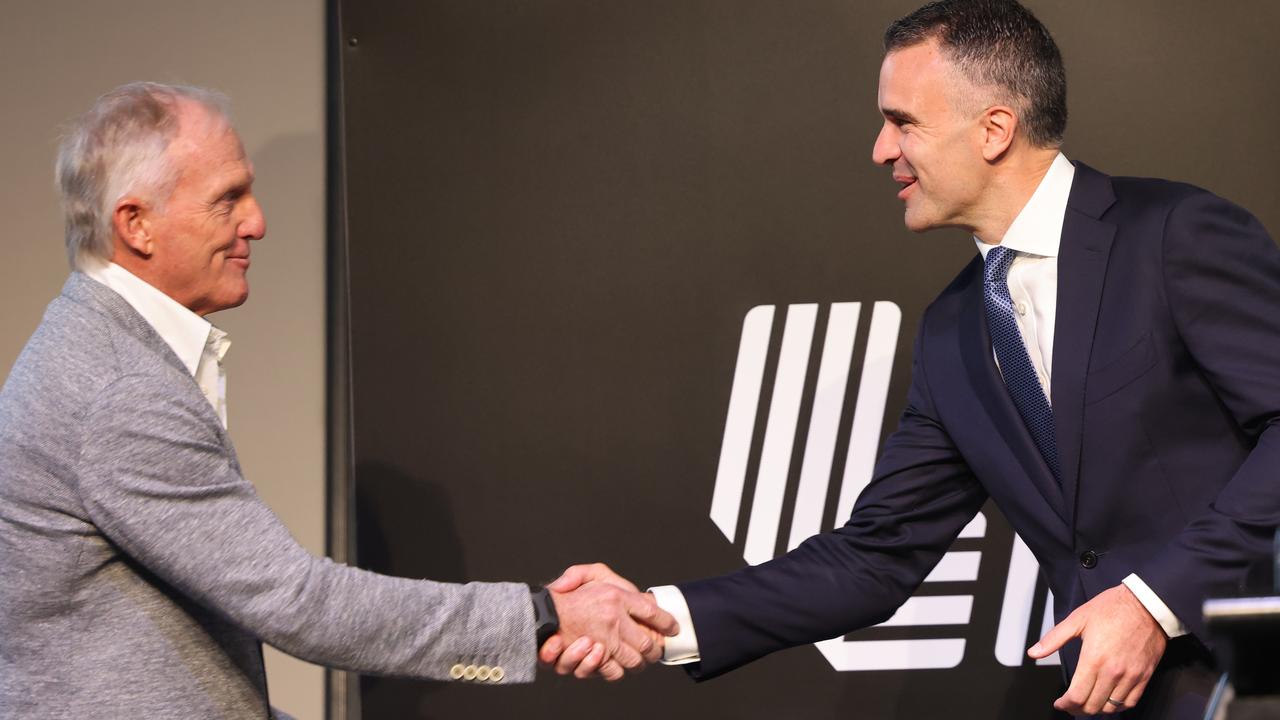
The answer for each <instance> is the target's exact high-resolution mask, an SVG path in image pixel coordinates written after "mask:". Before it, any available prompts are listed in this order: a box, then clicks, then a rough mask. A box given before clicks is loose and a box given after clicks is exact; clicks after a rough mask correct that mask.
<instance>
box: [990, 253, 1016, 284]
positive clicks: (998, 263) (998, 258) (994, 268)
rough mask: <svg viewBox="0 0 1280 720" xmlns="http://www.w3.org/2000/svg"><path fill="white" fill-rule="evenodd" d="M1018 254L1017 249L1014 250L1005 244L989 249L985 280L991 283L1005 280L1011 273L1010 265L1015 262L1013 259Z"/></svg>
mask: <svg viewBox="0 0 1280 720" xmlns="http://www.w3.org/2000/svg"><path fill="white" fill-rule="evenodd" d="M1017 256H1018V251H1017V250H1012V249H1010V248H1007V247H1005V246H1003V245H997V246H995V247H993V248H991V249H990V250H988V251H987V259H986V266H985V268H984V273H983V274H984V278H985V280H986V281H987V282H989V283H990V282H1004V279H1005V278H1006V277H1007V276H1008V275H1009V266H1010V265H1012V264H1013V259H1014V258H1015V257H1017Z"/></svg>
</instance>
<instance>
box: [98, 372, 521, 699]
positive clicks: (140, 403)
mask: <svg viewBox="0 0 1280 720" xmlns="http://www.w3.org/2000/svg"><path fill="white" fill-rule="evenodd" d="M195 399H198V400H199V402H194V400H195ZM213 418H214V416H213V414H212V410H211V408H210V407H209V406H208V403H207V402H204V401H203V398H201V397H199V396H198V395H196V394H195V393H193V392H192V391H191V389H190V388H185V387H183V388H179V387H175V386H173V384H172V383H167V382H165V381H157V379H156V377H155V376H154V375H151V376H143V375H129V376H124V377H121V378H119V379H117V380H115V381H114V382H112V383H111V384H110V385H108V386H107V387H105V388H104V389H103V390H102V391H101V392H100V393H99V395H98V397H97V398H96V400H95V401H94V402H93V403H92V405H91V406H90V408H89V410H88V411H87V415H86V417H85V418H84V419H83V425H82V428H83V429H84V430H83V432H84V437H83V438H82V442H81V454H80V457H79V459H78V472H77V473H76V475H77V482H78V483H80V487H79V488H78V489H79V491H80V492H79V495H80V497H81V498H82V501H83V502H84V504H85V510H86V512H87V513H88V514H89V516H90V517H91V518H92V520H93V522H94V523H95V524H96V525H97V527H98V528H100V529H101V530H102V532H103V533H104V534H105V535H106V536H107V537H108V538H109V539H110V540H111V541H112V542H113V543H115V544H117V545H118V546H119V547H120V548H121V549H122V550H123V551H124V552H125V553H127V554H128V555H129V556H131V557H132V558H134V559H136V560H137V561H138V562H139V563H140V564H142V565H143V566H145V567H146V568H147V569H148V570H149V571H150V572H152V573H154V574H155V575H156V576H158V577H159V578H161V579H162V580H164V581H165V582H167V583H169V584H171V585H173V586H174V587H175V588H177V589H178V590H180V591H181V592H183V593H184V594H186V595H188V596H190V597H191V598H193V599H195V600H196V601H197V602H199V603H201V604H202V605H204V606H206V607H208V608H210V609H211V610H213V611H215V612H218V613H220V614H222V615H224V616H225V617H226V618H228V619H229V620H230V621H231V622H233V623H235V624H237V625H239V626H240V627H242V628H244V629H245V630H246V631H248V632H250V633H253V634H255V635H257V636H258V637H259V638H261V639H262V640H264V641H265V642H267V643H270V644H271V645H274V646H275V647H277V648H280V649H281V650H283V651H285V652H287V653H289V654H291V655H295V656H297V657H299V658H302V659H304V660H308V661H311V662H315V663H319V664H322V665H327V666H331V667H337V668H341V669H345V670H353V671H357V672H366V673H378V674H388V675H400V676H410V677H419V678H431V679H440V680H443V679H448V678H449V670H450V668H451V667H452V666H453V665H455V664H458V663H464V664H466V663H474V664H488V665H501V666H503V667H504V669H505V671H506V681H508V682H528V681H530V680H532V679H533V677H534V673H535V651H536V648H535V647H534V646H535V639H534V628H533V610H532V606H531V603H530V600H529V590H528V587H527V586H526V585H523V584H517V583H467V584H465V585H459V584H451V583H439V582H431V581H427V580H409V579H404V578H395V577H388V576H384V575H378V574H376V573H371V572H367V571H364V570H360V569H357V568H352V567H348V566H345V565H340V564H337V563H334V562H332V561H331V560H329V559H327V558H320V557H316V556H313V555H311V554H310V553H308V552H307V551H306V550H305V549H303V548H302V547H301V546H299V545H298V544H297V542H296V541H295V540H294V539H293V537H292V536H290V534H289V532H288V531H287V530H286V529H285V527H284V526H283V525H282V524H281V523H280V521H279V519H277V518H276V516H275V515H274V514H273V513H272V512H271V511H270V510H269V509H268V508H267V507H266V506H265V505H264V504H263V503H262V501H261V500H260V499H259V498H258V496H257V493H256V492H255V491H254V488H253V486H252V485H251V484H250V483H249V482H248V481H247V480H245V479H244V477H243V476H242V475H241V473H240V468H239V465H238V464H237V462H236V460H235V455H234V452H233V451H232V449H231V446H230V442H229V440H228V439H227V436H226V434H225V432H224V431H223V430H222V428H221V426H220V425H219V424H218V423H217V421H216V420H214V421H213V422H210V420H211V419H213Z"/></svg>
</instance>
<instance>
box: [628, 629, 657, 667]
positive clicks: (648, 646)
mask: <svg viewBox="0 0 1280 720" xmlns="http://www.w3.org/2000/svg"><path fill="white" fill-rule="evenodd" d="M618 636H619V638H620V639H621V640H622V644H623V645H624V646H625V647H626V648H627V649H629V650H631V651H633V652H635V653H636V654H637V655H638V656H639V657H640V661H641V662H640V665H639V666H631V665H627V664H626V663H623V665H624V666H625V667H626V668H627V669H628V670H632V669H642V668H643V667H644V665H645V664H647V663H655V662H658V661H659V660H661V659H662V645H661V644H660V643H659V642H658V641H657V640H656V639H655V637H654V633H653V631H651V630H649V629H648V628H646V627H644V626H643V625H637V624H636V623H633V622H624V623H623V624H622V627H621V628H619V631H618Z"/></svg>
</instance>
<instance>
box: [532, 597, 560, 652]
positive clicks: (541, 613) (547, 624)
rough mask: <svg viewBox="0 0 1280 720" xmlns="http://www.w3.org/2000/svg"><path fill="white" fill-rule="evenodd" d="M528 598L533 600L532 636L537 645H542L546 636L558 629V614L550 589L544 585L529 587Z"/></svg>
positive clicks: (548, 636)
mask: <svg viewBox="0 0 1280 720" xmlns="http://www.w3.org/2000/svg"><path fill="white" fill-rule="evenodd" d="M529 599H530V600H531V601H532V602H533V627H534V637H535V639H536V640H537V643H538V647H542V645H543V644H544V643H546V642H547V639H548V638H550V637H551V636H552V635H555V634H556V633H557V632H559V631H560V614H559V613H558V612H556V603H555V599H554V598H552V596H551V591H550V590H548V589H546V588H545V587H542V586H533V587H530V588H529Z"/></svg>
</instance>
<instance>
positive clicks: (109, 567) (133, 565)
mask: <svg viewBox="0 0 1280 720" xmlns="http://www.w3.org/2000/svg"><path fill="white" fill-rule="evenodd" d="M57 175H58V183H59V186H60V188H61V191H62V196H63V202H64V207H65V211H66V241H67V253H68V256H69V259H70V261H71V264H72V268H73V272H72V274H71V276H70V278H69V279H68V280H67V282H66V285H65V286H64V288H63V290H62V293H61V295H60V296H59V297H58V298H56V299H55V300H54V301H53V302H52V303H51V304H50V305H49V308H48V310H47V312H46V314H45V317H44V320H43V322H42V323H41V324H40V326H39V328H38V329H37V330H36V332H35V334H34V335H33V336H32V338H31V340H30V341H29V342H28V344H27V346H26V348H25V349H24V350H23V352H22V354H21V356H20V357H19V358H18V360H17V362H16V364H15V365H14V367H13V370H12V373H11V375H10V376H9V378H8V380H7V382H6V383H5V385H4V389H3V390H2V391H0V565H2V566H3V567H4V568H5V580H4V582H3V583H0V716H3V717H41V718H84V717H112V718H114V717H129V718H161V717H200V718H263V717H269V716H271V715H272V711H271V708H270V705H269V702H268V699H267V684H266V676H265V673H264V670H263V663H262V654H261V642H262V641H266V642H269V643H271V644H272V645H274V646H276V647H278V648H280V649H282V650H284V651H285V652H288V653H290V654H292V655H296V656H298V657H300V658H303V659H306V660H309V661H312V662H316V663H320V664H323V665H328V666H331V667H337V668H343V669H347V670H353V671H358V672H365V673H385V674H394V675H400V676H410V677H419V678H431V679H437V680H449V679H452V680H460V681H473V682H482V683H485V684H494V683H510V682H528V681H530V680H532V679H533V677H534V673H535V645H536V642H537V641H538V640H545V639H546V638H547V637H549V636H550V635H551V634H552V633H555V632H557V631H558V632H559V633H560V635H561V636H562V639H563V640H564V641H565V642H566V643H570V642H576V643H577V647H579V648H584V649H585V648H586V647H591V648H592V649H591V652H592V653H593V655H594V658H595V659H596V660H601V659H605V658H609V659H608V660H606V668H607V669H608V671H609V672H608V675H609V676H611V677H613V678H617V677H620V676H621V675H622V673H623V672H624V671H625V670H627V669H637V668H640V667H642V666H643V664H644V663H645V662H646V661H649V662H652V661H653V660H655V659H656V658H657V657H658V656H659V655H660V653H661V645H662V643H661V637H662V636H661V634H659V633H666V634H672V633H674V632H675V630H676V628H675V624H674V621H673V620H672V619H671V617H670V616H669V615H667V614H666V613H664V612H662V611H661V610H658V609H657V608H656V606H655V605H654V604H653V603H652V602H651V601H650V600H649V599H648V598H646V597H645V596H643V595H640V594H638V593H636V592H634V591H633V590H632V589H625V588H623V589H619V588H614V587H610V586H607V585H600V584H598V585H593V586H587V587H584V588H583V589H582V590H580V591H576V592H572V593H564V594H561V593H554V592H550V591H548V590H543V589H535V590H533V591H532V595H531V590H530V588H529V587H528V586H527V585H524V584H518V583H468V584H465V585H458V584H447V583H437V582H430V581H425V580H409V579H403V578H394V577H387V576H382V575H377V574H374V573H370V572H366V571H362V570H359V569H356V568H351V567H347V566H343V565H339V564H336V563H333V562H331V561H329V560H327V559H325V558H319V557H315V556H312V555H310V554H309V553H307V552H306V551H305V550H304V549H303V548H301V547H300V546H299V545H298V544H297V543H296V542H295V541H294V540H293V538H292V537H291V536H290V535H289V532H288V531H287V530H286V529H285V527H284V526H283V525H282V524H281V523H280V521H279V520H278V519H277V518H276V517H275V515H273V514H272V513H271V511H270V510H268V509H267V507H266V506H265V505H264V504H263V503H262V502H261V501H260V500H259V498H258V496H257V495H256V493H255V492H254V489H253V486H252V485H251V484H250V483H249V482H248V481H246V480H245V478H244V477H243V476H242V474H241V470H240V466H239V464H238V462H237V460H236V456H235V451H234V450H233V448H232V444H231V440H230V438H229V437H228V435H227V431H226V393H225V375H224V372H223V369H222V362H221V361H222V357H223V355H224V353H225V352H226V350H227V346H228V342H227V338H226V335H225V334H224V333H223V332H222V331H220V330H218V329H217V328H216V327H214V326H213V325H212V324H210V323H209V321H208V320H206V319H205V317H204V316H206V315H208V314H209V313H213V312H216V311H218V310H223V309H226V308H231V307H236V306H238V305H240V304H241V303H243V302H244V301H245V300H246V299H247V298H248V295H249V285H248V282H247V279H246V273H247V272H248V269H249V256H250V245H251V243H252V242H253V241H254V240H259V239H261V238H262V237H263V235H264V234H265V232H266V221H265V219H264V217H263V213H262V209H261V207H259V205H258V201H257V199H256V198H255V197H254V194H253V180H254V175H253V166H252V164H251V163H250V162H249V160H248V159H247V158H246V156H245V152H244V148H243V146H242V144H241V142H240V138H239V136H238V135H237V134H236V132H235V130H234V128H233V127H232V126H231V124H230V122H229V120H228V119H227V113H226V100H225V98H223V97H222V96H220V95H218V94H216V93H212V92H210V91H207V90H201V89H197V88H188V87H177V86H168V85H159V84H153V83H134V84H130V85H125V86H123V87H120V88H117V89H116V90H113V91H111V92H110V93H108V94H106V95H104V96H103V97H102V98H100V99H99V100H98V101H97V103H96V104H95V105H94V106H93V108H92V109H91V110H90V111H89V112H88V113H87V114H86V115H85V116H83V117H82V118H80V120H79V121H78V122H77V123H76V124H75V126H74V128H73V129H72V131H71V132H70V133H69V134H68V136H67V137H66V139H65V141H64V142H63V145H62V148H61V151H60V155H59V158H58V165H57ZM654 630H657V631H658V632H656V633H655V632H654Z"/></svg>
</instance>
